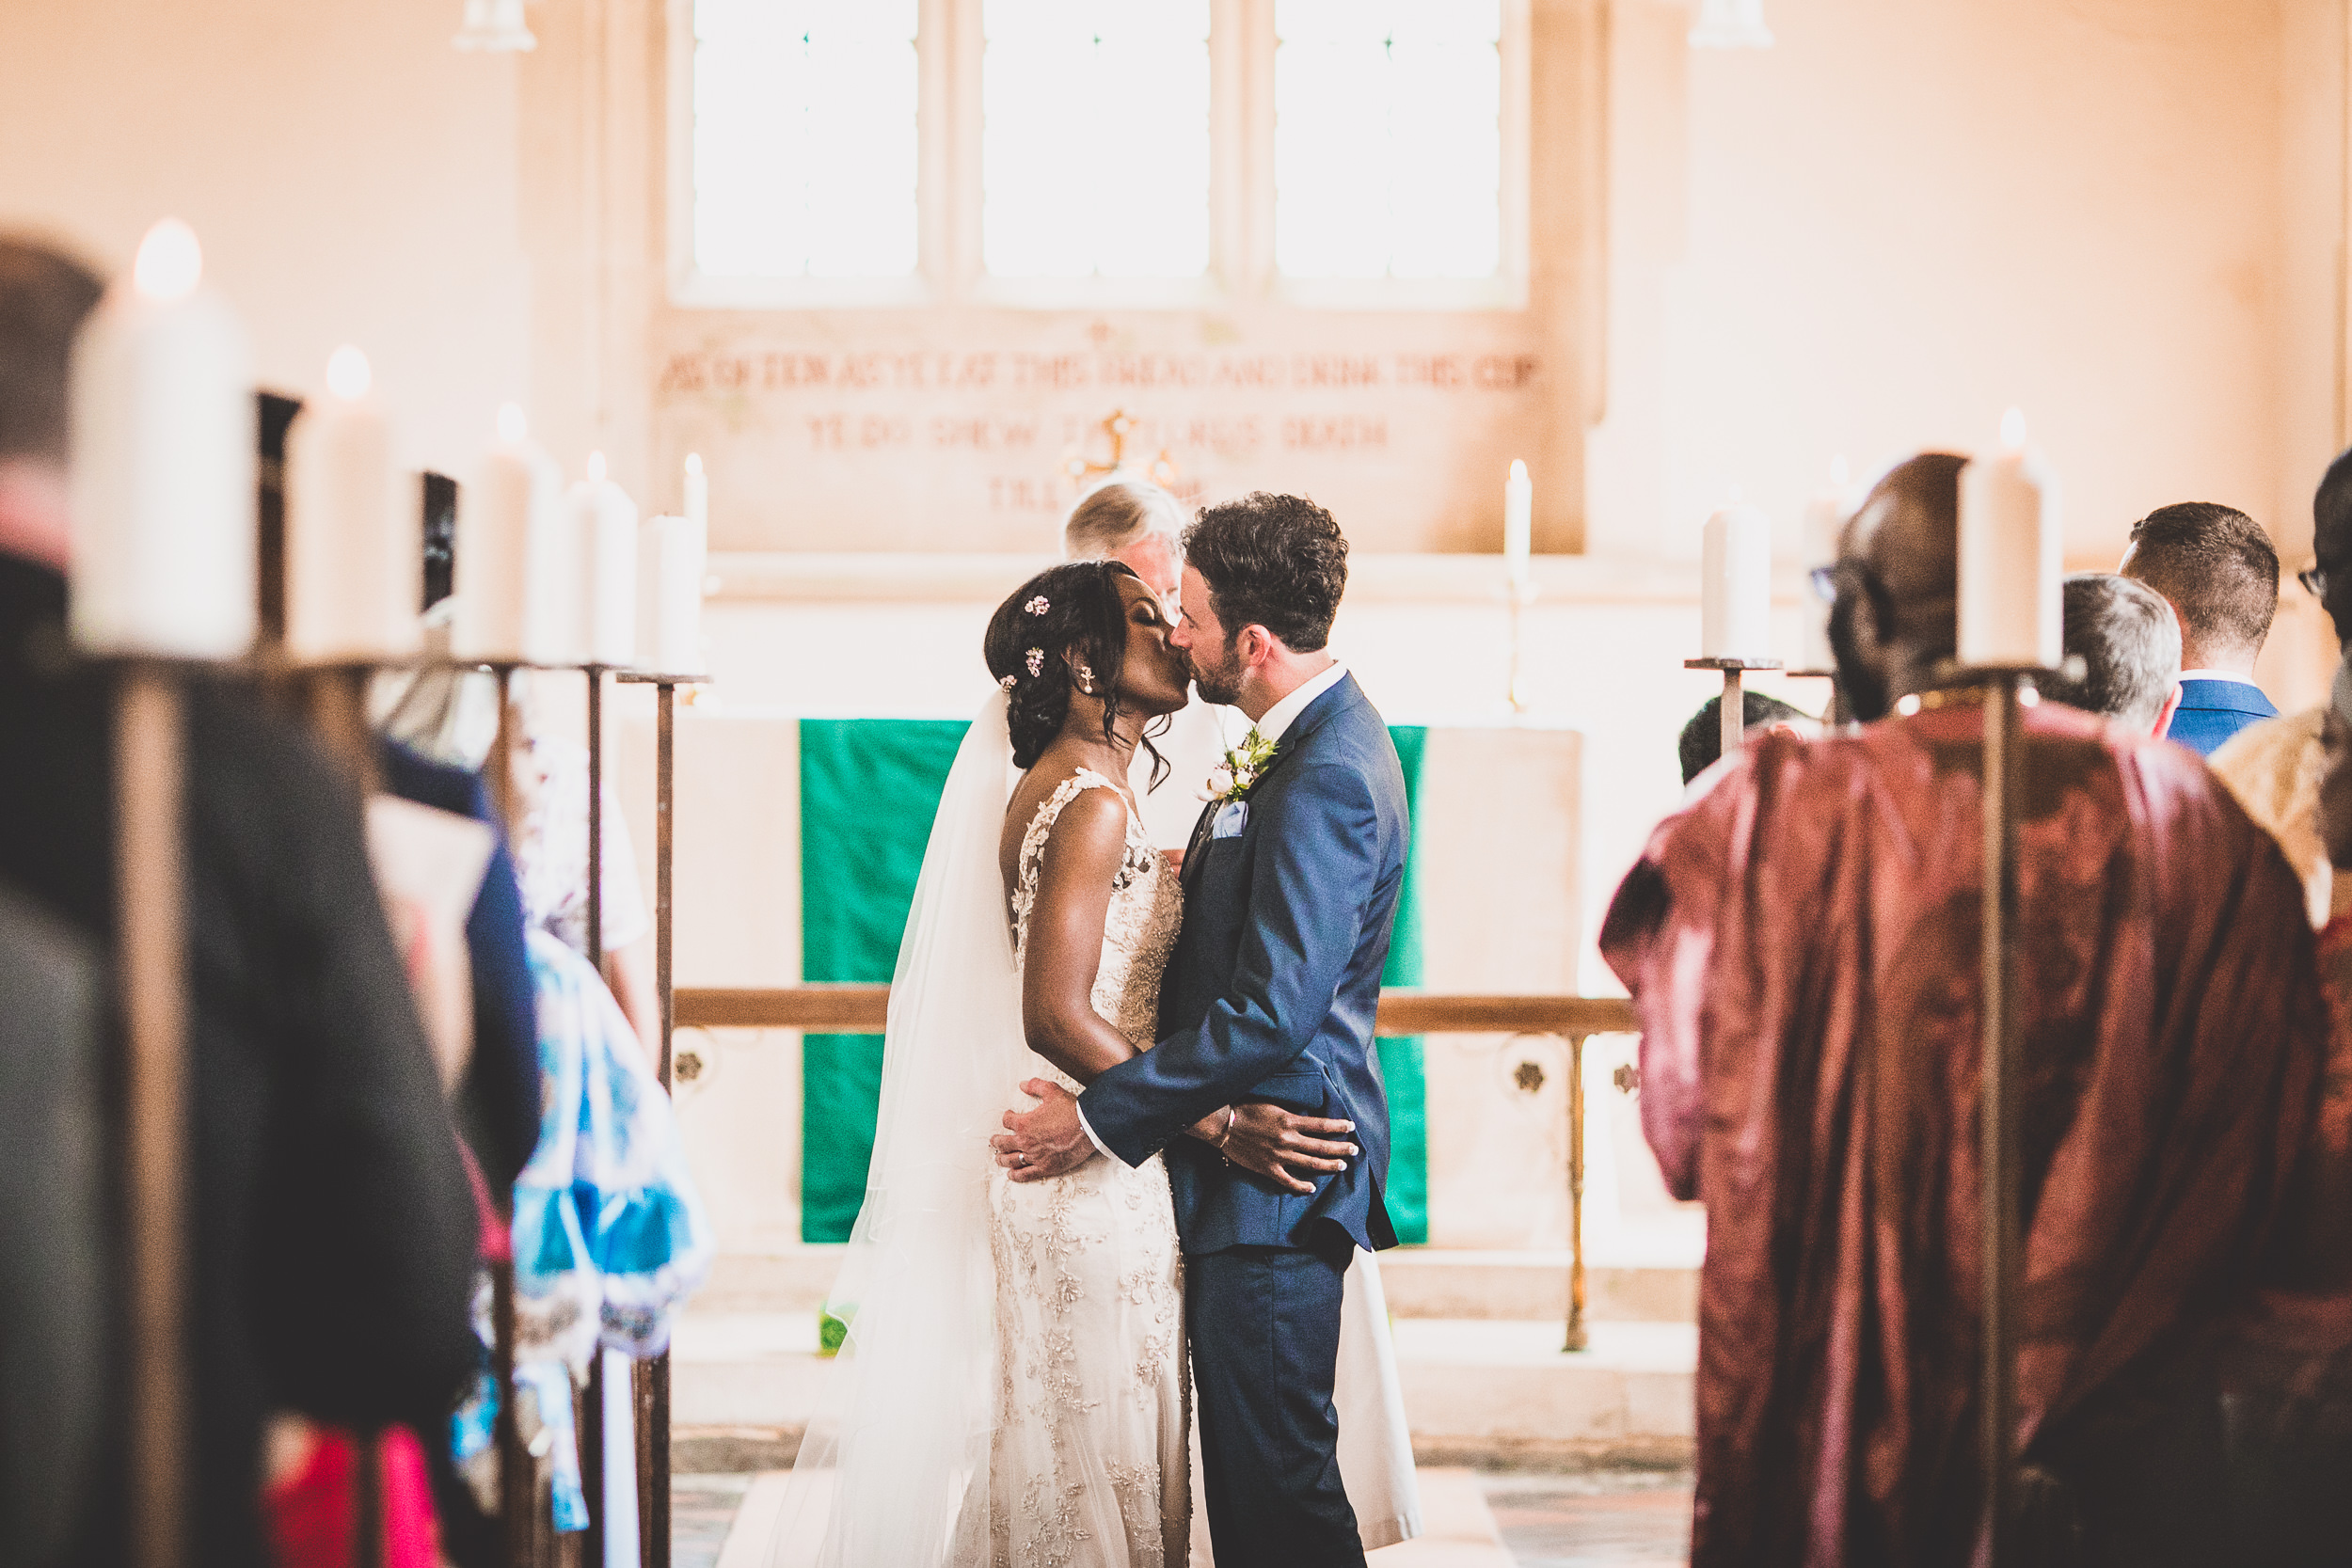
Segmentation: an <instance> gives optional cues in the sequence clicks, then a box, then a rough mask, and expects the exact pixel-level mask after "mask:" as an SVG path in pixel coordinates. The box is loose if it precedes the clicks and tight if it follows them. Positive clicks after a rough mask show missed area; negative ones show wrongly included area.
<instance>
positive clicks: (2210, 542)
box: [2116, 501, 2279, 756]
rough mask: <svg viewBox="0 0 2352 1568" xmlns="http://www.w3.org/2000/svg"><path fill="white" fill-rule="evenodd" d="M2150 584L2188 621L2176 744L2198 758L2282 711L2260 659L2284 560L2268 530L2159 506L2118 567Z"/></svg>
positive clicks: (2202, 504) (2236, 515) (2236, 517)
mask: <svg viewBox="0 0 2352 1568" xmlns="http://www.w3.org/2000/svg"><path fill="white" fill-rule="evenodd" d="M2116 570H2117V571H2118V572H2120V573H2122V575H2123V576H2125V577H2127V578H2134V579H2136V580H2137V581H2139V582H2144V583H2146V584H2147V585H2148V586H2149V587H2151V588H2153V589H2154V590H2155V591H2156V592H2157V593H2158V594H2163V595H2164V598H2165V601H2166V602H2167V603H2169V605H2171V607H2172V610H2173V612H2174V613H2175V614H2176V615H2178V616H2179V617H2180V622H2181V676H2180V683H2181V703H2180V710H2179V711H2178V712H2177V713H2175V714H2174V715H2173V716H2172V723H2171V727H2170V728H2169V729H2168V730H2167V731H2165V732H2164V733H2165V735H2166V736H2167V737H2168V738H2169V739H2172V740H2177V741H2179V742H2180V743H2181V744H2182V745H2184V746H2185V747H2187V748H2188V749H2189V750H2190V751H2192V752H2196V753H2197V754H2198V755H2199V756H2211V755H2212V754H2213V752H2214V749H2215V748H2216V747H2217V746H2219V745H2220V744H2221V743H2222V742H2223V741H2225V740H2227V739H2229V738H2230V737H2231V736H2233V735H2235V734H2237V733H2238V731H2240V730H2242V729H2245V728H2246V727H2247V726H2248V725H2249V724H2258V723H2260V722H2261V721H2264V720H2265V719H2275V718H2277V717H2278V716H2279V710H2278V708H2276V707H2275V706H2273V705H2271V701H2270V699H2269V698H2268V697H2265V696H2264V695H2263V689H2262V688H2261V687H2259V686H2256V685H2255V684H2254V660H2256V659H2257V658H2259V657H2262V651H2263V642H2264V641H2265V639H2267V638H2268V637H2269V636H2270V618H2271V616H2272V615H2273V614H2275V613H2276V612H2277V611H2278V609H2279V552H2278V551H2276V550H2274V549H2272V548H2271V547H2270V536H2269V535H2268V534H2266V533H2265V532H2264V531H2263V528H2262V525H2261V524H2260V523H2258V522H2256V521H2254V519H2253V518H2251V517H2249V516H2248V515H2246V514H2245V513H2243V512H2240V511H2237V510H2236V509H2235V508H2233V507H2227V506H2216V505H2214V504H2213V503H2212V502H2210V501H2185V502H2183V503H2181V504H2180V505H2178V506H2160V507H2158V508H2156V509H2155V510H2154V511H2153V512H2151V513H2149V514H2148V515H2147V516H2145V517H2142V518H2141V519H2140V520H2139V521H2138V522H2137V523H2134V524H2133V525H2132V542H2131V544H2130V546H2128V547H2127V548H2126V549H2125V550H2124V551H2123V563H2122V565H2120V566H2118V567H2117V568H2116Z"/></svg>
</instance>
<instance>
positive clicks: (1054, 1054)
mask: <svg viewBox="0 0 2352 1568" xmlns="http://www.w3.org/2000/svg"><path fill="white" fill-rule="evenodd" d="M1126 853H1127V808H1126V804H1125V802H1124V801H1122V800H1120V798H1119V797H1118V795H1116V794H1114V793H1113V792H1112V791H1110V790H1107V789H1082V790H1080V791H1079V792H1078V793H1077V794H1076V795H1075V796H1074V797H1073V798H1072V800H1071V801H1070V803H1069V804H1068V805H1065V806H1064V807H1062V809H1061V816H1059V817H1058V818H1057V819H1056V821H1055V823H1054V830H1053V832H1052V833H1051V834H1050V835H1048V836H1047V838H1046V840H1045V847H1044V849H1043V850H1042V852H1041V856H1040V858H1039V861H1038V882H1037V905H1036V907H1035V908H1034V909H1032V910H1030V911H1029V944H1028V947H1027V949H1026V950H1025V957H1024V961H1023V965H1022V975H1021V1026H1022V1030H1023V1032H1024V1033H1025V1034H1026V1035H1027V1036H1028V1039H1029V1049H1030V1050H1032V1051H1034V1052H1036V1053H1038V1054H1039V1055H1041V1056H1042V1057H1044V1058H1045V1059H1046V1060H1047V1061H1049V1062H1051V1063H1053V1064H1054V1065H1055V1066H1056V1067H1057V1068H1059V1069H1062V1071H1064V1072H1066V1073H1068V1074H1070V1076H1071V1077H1073V1078H1074V1079H1076V1080H1077V1081H1078V1082H1079V1083H1081V1084H1091V1083H1093V1082H1094V1079H1095V1075H1096V1074H1098V1073H1100V1072H1101V1071H1102V1070H1103V1069H1104V1068H1107V1067H1110V1066H1112V1065H1114V1064H1115V1063H1119V1062H1123V1061H1125V1060H1126V1059H1127V1058H1128V1057H1130V1056H1132V1055H1134V1054H1135V1053H1136V1048H1135V1047H1134V1046H1133V1045H1131V1044H1129V1043H1128V1040H1127V1037H1126V1036H1124V1035H1122V1034H1120V1032H1119V1031H1118V1029H1117V1028H1115V1027H1113V1025H1112V1024H1111V1022H1110V1021H1109V1020H1108V1019H1105V1018H1104V1017H1103V1015H1102V1014H1100V1013H1098V1012H1096V1011H1095V1010H1094V980H1095V976H1096V974H1098V973H1099V972H1100V971H1101V969H1102V965H1103V928H1104V921H1105V920H1107V919H1108V917H1109V915H1110V908H1111V880H1112V879H1113V878H1115V877H1117V876H1118V875H1119V867H1120V862H1121V861H1122V860H1124V859H1125V857H1126Z"/></svg>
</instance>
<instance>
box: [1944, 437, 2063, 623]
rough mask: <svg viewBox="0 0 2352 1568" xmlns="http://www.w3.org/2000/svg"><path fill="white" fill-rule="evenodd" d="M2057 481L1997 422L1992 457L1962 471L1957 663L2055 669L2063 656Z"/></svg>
mask: <svg viewBox="0 0 2352 1568" xmlns="http://www.w3.org/2000/svg"><path fill="white" fill-rule="evenodd" d="M2064 576H2065V561H2064V542H2063V539H2062V537H2061V535H2060V532H2059V524H2058V478H2057V476H2056V475H2055V474H2053V473H2051V472H2050V470H2049V468H2048V467H2047V465H2045V464H2044V463H2043V462H2042V458H2041V456H2040V455H2039V454H2038V453H2035V452H2032V451H2027V450H2026V417H2025V416H2024V415H2023V414H2021V413H2019V412H2018V411H2017V410H2016V409H2014V408H2012V409H2010V411H2009V412H2008V413H2007V414H2005V415H2003V416H2002V417H2001V446H2000V450H1999V451H1994V452H1991V453H1987V454H1984V455H1981V456H1979V457H1976V458H1973V459H1971V460H1970V462H1969V464H1968V466H1967V467H1964V468H1963V469H1962V470H1961V471H1960V650H1959V651H1960V661H1961V662H1962V663H1963V664H2026V665H2034V666H2038V667H2041V668H2045V669H2046V668H2052V667H2055V666H2056V665H2057V664H2058V661H2059V660H2060V659H2061V658H2062V657H2064V656H2065V644H2064V641H2063V640H2062V637H2061V631H2062V626H2061V620H2060V617H2061V610H2060V599H2059V584H2060V582H2061V580H2062V579H2063V578H2064Z"/></svg>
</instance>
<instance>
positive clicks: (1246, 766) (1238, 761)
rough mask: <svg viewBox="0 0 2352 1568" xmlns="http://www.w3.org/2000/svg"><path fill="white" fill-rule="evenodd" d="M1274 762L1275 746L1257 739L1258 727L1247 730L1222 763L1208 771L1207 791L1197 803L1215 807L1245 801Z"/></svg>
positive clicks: (1264, 739) (1266, 740)
mask: <svg viewBox="0 0 2352 1568" xmlns="http://www.w3.org/2000/svg"><path fill="white" fill-rule="evenodd" d="M1273 760H1274V742H1273V741H1271V740H1268V739H1267V738H1266V737H1265V736H1262V735H1260V734H1259V733H1258V730H1257V726H1255V725H1252V726H1250V730H1249V733H1248V735H1246V736H1242V741H1241V744H1240V745H1238V746H1229V747H1227V748H1226V749H1225V760H1224V761H1223V762H1221V763H1219V764H1217V766H1216V767H1215V768H1210V769H1209V781H1208V789H1207V791H1206V792H1205V793H1203V794H1202V795H1201V797H1200V799H1202V800H1206V801H1208V802H1209V803H1210V804H1211V805H1216V806H1227V805H1231V804H1232V803H1233V802H1234V801H1236V800H1247V799H1248V795H1249V792H1250V790H1251V789H1252V788H1254V787H1256V785H1257V783H1258V781H1259V780H1260V779H1262V778H1263V777H1264V776H1265V770H1266V765H1267V764H1269V763H1271V762H1272V761H1273Z"/></svg>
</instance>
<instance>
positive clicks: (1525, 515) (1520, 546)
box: [1502, 457, 1535, 588]
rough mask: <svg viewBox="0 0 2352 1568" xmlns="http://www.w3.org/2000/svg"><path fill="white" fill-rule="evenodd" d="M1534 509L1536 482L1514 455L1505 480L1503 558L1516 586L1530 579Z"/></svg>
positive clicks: (1512, 582) (1503, 492)
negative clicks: (1530, 480)
mask: <svg viewBox="0 0 2352 1568" xmlns="http://www.w3.org/2000/svg"><path fill="white" fill-rule="evenodd" d="M1534 510H1535V486H1534V484H1533V483H1530V482H1529V480H1528V477H1527V465H1526V464H1525V463H1522V462H1521V461H1519V460H1518V458H1516V457H1515V458H1513V459H1511V477H1510V478H1508V479H1506V480H1504V481H1503V482H1502V558H1503V560H1504V562H1507V563H1508V566H1509V568H1510V573H1511V585H1512V586H1513V587H1515V588H1517V587H1522V586H1524V585H1525V584H1526V582H1527V578H1528V573H1529V570H1530V563H1529V561H1528V552H1529V551H1530V549H1531V548H1533V538H1534V523H1533V518H1534Z"/></svg>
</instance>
